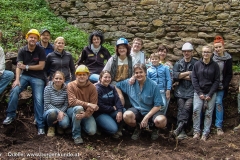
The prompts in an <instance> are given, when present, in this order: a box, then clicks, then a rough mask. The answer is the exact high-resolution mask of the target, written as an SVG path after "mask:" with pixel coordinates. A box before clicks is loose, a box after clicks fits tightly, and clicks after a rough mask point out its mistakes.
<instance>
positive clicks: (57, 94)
mask: <svg viewBox="0 0 240 160" xmlns="http://www.w3.org/2000/svg"><path fill="white" fill-rule="evenodd" d="M67 107H68V97H67V88H66V85H65V84H64V86H63V87H62V89H61V90H59V91H57V90H56V89H55V88H54V86H53V82H51V81H50V82H49V85H48V86H46V87H45V89H44V111H47V110H49V109H57V110H58V111H63V112H65V111H66V110H67Z"/></svg>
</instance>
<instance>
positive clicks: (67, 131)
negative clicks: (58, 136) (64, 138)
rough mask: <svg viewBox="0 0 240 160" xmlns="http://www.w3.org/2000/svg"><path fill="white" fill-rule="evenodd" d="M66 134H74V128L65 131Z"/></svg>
mask: <svg viewBox="0 0 240 160" xmlns="http://www.w3.org/2000/svg"><path fill="white" fill-rule="evenodd" d="M64 133H65V134H72V128H67V129H65V130H64Z"/></svg>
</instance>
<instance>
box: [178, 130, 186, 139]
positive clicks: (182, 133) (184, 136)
mask: <svg viewBox="0 0 240 160" xmlns="http://www.w3.org/2000/svg"><path fill="white" fill-rule="evenodd" d="M185 138H188V136H187V134H186V132H185V131H182V132H181V133H180V134H179V135H178V136H177V139H185Z"/></svg>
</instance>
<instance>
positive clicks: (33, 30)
mask: <svg viewBox="0 0 240 160" xmlns="http://www.w3.org/2000/svg"><path fill="white" fill-rule="evenodd" d="M29 34H36V35H37V36H38V39H40V34H39V32H38V30H36V29H30V30H29V31H28V33H27V34H26V39H28V35H29Z"/></svg>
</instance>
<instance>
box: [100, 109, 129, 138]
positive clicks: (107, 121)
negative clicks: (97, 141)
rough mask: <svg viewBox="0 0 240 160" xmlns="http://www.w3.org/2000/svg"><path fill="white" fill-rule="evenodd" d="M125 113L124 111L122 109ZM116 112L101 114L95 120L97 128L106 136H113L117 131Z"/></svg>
mask: <svg viewBox="0 0 240 160" xmlns="http://www.w3.org/2000/svg"><path fill="white" fill-rule="evenodd" d="M124 111H125V109H124ZM117 113H118V111H113V112H111V113H102V114H100V115H99V116H97V117H96V118H95V120H96V123H97V126H98V127H99V128H100V129H101V130H102V131H103V132H105V133H107V134H115V133H116V132H117V131H118V126H119V124H120V123H121V122H122V121H123V120H122V121H121V122H120V123H117V121H116V116H117Z"/></svg>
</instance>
